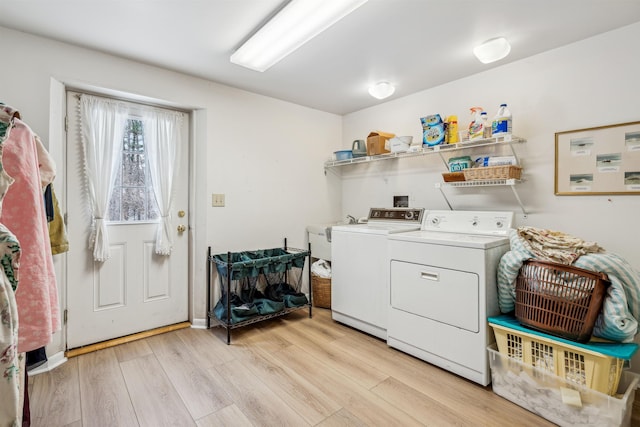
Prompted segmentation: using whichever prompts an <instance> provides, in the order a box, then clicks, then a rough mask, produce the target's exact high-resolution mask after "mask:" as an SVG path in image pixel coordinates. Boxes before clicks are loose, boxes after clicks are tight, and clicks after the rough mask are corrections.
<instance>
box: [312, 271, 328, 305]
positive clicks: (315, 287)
mask: <svg viewBox="0 0 640 427" xmlns="http://www.w3.org/2000/svg"><path fill="white" fill-rule="evenodd" d="M311 289H312V291H313V306H314V307H321V308H331V279H325V278H323V277H320V276H316V275H315V274H311Z"/></svg>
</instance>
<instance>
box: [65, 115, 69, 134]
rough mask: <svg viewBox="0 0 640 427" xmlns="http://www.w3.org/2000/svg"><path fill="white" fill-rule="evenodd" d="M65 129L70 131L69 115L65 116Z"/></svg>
mask: <svg viewBox="0 0 640 427" xmlns="http://www.w3.org/2000/svg"><path fill="white" fill-rule="evenodd" d="M64 131H65V132H69V116H64Z"/></svg>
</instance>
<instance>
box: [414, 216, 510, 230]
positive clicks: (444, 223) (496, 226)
mask: <svg viewBox="0 0 640 427" xmlns="http://www.w3.org/2000/svg"><path fill="white" fill-rule="evenodd" d="M424 215H425V216H424V221H423V222H422V230H430V231H441V232H448V233H464V234H482V235H497V236H507V235H508V234H509V229H511V228H513V221H514V216H515V215H514V213H513V212H489V211H426V212H425V214H424Z"/></svg>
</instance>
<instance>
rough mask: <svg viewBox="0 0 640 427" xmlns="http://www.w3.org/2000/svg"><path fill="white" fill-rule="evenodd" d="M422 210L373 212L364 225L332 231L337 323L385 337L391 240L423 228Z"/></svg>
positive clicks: (333, 305) (333, 301)
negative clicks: (388, 247) (388, 241)
mask: <svg viewBox="0 0 640 427" xmlns="http://www.w3.org/2000/svg"><path fill="white" fill-rule="evenodd" d="M423 213H424V209H423V208H419V209H416V208H371V209H370V210H369V216H368V219H367V222H366V223H365V224H351V225H335V226H333V227H332V229H331V234H332V238H331V252H332V254H331V258H332V264H331V269H332V270H331V315H332V318H333V319H334V320H336V321H338V322H341V323H344V324H346V325H349V326H352V327H354V328H356V329H359V330H361V331H364V332H367V333H369V334H371V335H374V336H376V337H378V338H382V339H386V338H387V312H388V307H389V260H388V258H387V256H388V250H387V237H388V236H390V235H394V234H395V233H401V232H406V231H410V230H419V229H420V226H421V222H422V215H423Z"/></svg>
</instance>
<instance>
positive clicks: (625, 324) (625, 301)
mask: <svg viewBox="0 0 640 427" xmlns="http://www.w3.org/2000/svg"><path fill="white" fill-rule="evenodd" d="M509 238H510V243H511V250H510V251H509V252H507V253H506V254H504V255H503V256H502V258H501V259H500V263H499V265H498V303H499V306H500V311H502V312H503V313H509V312H512V311H513V310H514V309H515V300H516V290H515V282H516V278H517V276H518V271H519V270H520V267H521V266H522V263H523V262H524V261H525V260H527V259H530V258H541V257H540V256H539V255H540V254H534V253H533V252H532V251H531V250H530V249H529V248H530V245H528V244H527V242H525V239H524V238H523V237H522V236H521V234H520V233H518V230H512V231H511V232H510V235H509ZM571 265H573V266H575V267H581V268H584V269H587V270H591V271H600V272H603V273H606V274H607V275H608V276H609V280H610V281H611V286H609V288H608V290H607V294H606V296H605V299H604V302H603V304H602V310H601V312H600V315H599V316H598V318H597V320H596V324H595V327H594V329H593V335H595V336H597V337H600V338H605V339H609V340H612V341H619V342H632V341H633V339H634V336H635V335H636V333H637V332H638V319H640V273H638V271H636V270H635V269H634V268H633V267H632V266H631V265H630V264H629V263H628V262H627V261H625V260H624V259H623V258H621V257H620V256H618V255H616V254H612V253H606V252H604V253H602V252H599V253H586V254H584V255H581V256H580V257H578V258H577V259H576V260H575V261H574V262H573V263H572V264H571Z"/></svg>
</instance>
